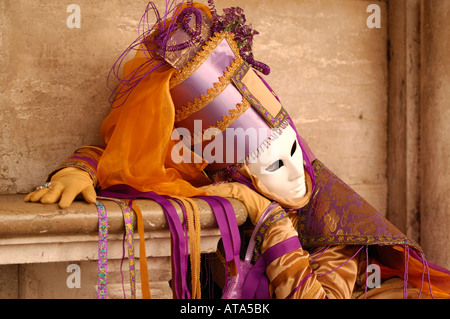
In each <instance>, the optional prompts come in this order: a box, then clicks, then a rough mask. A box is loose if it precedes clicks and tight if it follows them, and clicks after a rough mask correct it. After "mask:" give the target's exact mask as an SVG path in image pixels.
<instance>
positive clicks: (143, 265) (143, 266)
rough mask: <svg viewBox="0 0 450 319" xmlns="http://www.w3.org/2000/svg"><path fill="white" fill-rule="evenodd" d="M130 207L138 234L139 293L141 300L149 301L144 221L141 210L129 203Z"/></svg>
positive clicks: (134, 204)
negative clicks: (134, 217)
mask: <svg viewBox="0 0 450 319" xmlns="http://www.w3.org/2000/svg"><path fill="white" fill-rule="evenodd" d="M129 205H130V207H131V208H132V210H134V212H135V213H136V219H137V228H138V233H139V265H140V272H141V291H142V298H143V299H151V298H152V296H151V293H150V284H149V278H148V266H147V254H146V252H145V234H144V219H143V217H142V212H141V209H140V208H139V206H138V205H136V203H134V202H133V201H130V203H129Z"/></svg>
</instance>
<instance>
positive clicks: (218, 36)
mask: <svg viewBox="0 0 450 319" xmlns="http://www.w3.org/2000/svg"><path fill="white" fill-rule="evenodd" d="M224 39H226V40H227V42H228V44H229V45H230V48H231V49H232V50H233V53H234V55H235V56H240V53H239V48H238V46H237V43H236V42H235V41H234V34H233V33H229V32H221V33H217V32H216V33H215V34H214V36H213V37H211V39H210V40H209V41H208V42H206V44H205V45H204V46H203V47H202V50H201V51H199V52H198V53H197V55H196V56H195V57H194V58H193V59H192V60H191V61H189V62H188V63H187V64H186V65H185V66H184V67H183V68H182V69H181V71H179V72H176V73H175V75H174V76H173V77H172V78H171V79H170V88H171V89H172V88H174V87H175V86H177V85H178V84H180V83H182V82H183V81H184V80H186V79H187V78H188V77H189V76H191V75H192V74H193V73H194V72H195V71H196V70H197V69H198V68H199V67H200V66H201V65H202V64H203V63H204V62H205V61H206V60H207V59H208V58H209V56H210V55H211V53H212V52H213V51H214V50H215V48H216V47H217V46H218V45H219V44H220V43H221V42H222V40H224Z"/></svg>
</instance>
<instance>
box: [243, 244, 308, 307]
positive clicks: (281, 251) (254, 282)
mask: <svg viewBox="0 0 450 319" xmlns="http://www.w3.org/2000/svg"><path fill="white" fill-rule="evenodd" d="M299 248H302V245H301V244H300V240H299V239H298V237H297V236H294V237H290V238H288V239H286V240H283V241H282V242H279V243H278V244H276V245H273V246H272V247H270V248H269V249H267V250H266V251H265V252H264V254H263V255H262V256H261V257H260V258H259V259H258V261H257V262H256V263H255V265H254V266H253V267H252V269H251V270H250V271H249V273H248V275H247V278H246V279H245V282H244V289H243V291H242V298H243V299H255V298H256V299H269V298H270V295H269V279H268V278H267V275H266V274H265V271H266V267H267V266H268V265H270V264H271V263H272V262H273V261H274V260H275V259H277V258H280V257H281V256H283V255H285V254H288V253H290V252H292V251H294V250H296V249H299Z"/></svg>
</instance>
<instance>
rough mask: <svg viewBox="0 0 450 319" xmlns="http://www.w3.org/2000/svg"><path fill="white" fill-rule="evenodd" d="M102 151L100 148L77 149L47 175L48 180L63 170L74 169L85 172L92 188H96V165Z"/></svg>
mask: <svg viewBox="0 0 450 319" xmlns="http://www.w3.org/2000/svg"><path fill="white" fill-rule="evenodd" d="M104 150H105V149H104V147H102V146H83V147H81V148H79V149H78V150H76V151H75V153H74V154H72V155H71V156H70V157H69V158H68V159H67V160H65V161H64V162H63V163H61V165H59V166H58V167H57V169H56V170H55V171H53V172H52V173H51V174H50V175H49V177H48V180H50V178H51V177H52V176H53V175H54V174H55V173H56V172H58V171H59V170H61V169H63V168H66V167H76V168H79V169H82V170H83V171H85V172H87V173H88V174H89V175H90V176H91V178H92V180H93V181H94V187H97V165H98V162H99V160H100V157H101V156H102V154H103V151H104Z"/></svg>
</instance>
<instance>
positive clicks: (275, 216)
mask: <svg viewBox="0 0 450 319" xmlns="http://www.w3.org/2000/svg"><path fill="white" fill-rule="evenodd" d="M287 217H288V213H287V212H286V211H285V210H284V209H283V208H282V207H278V208H276V209H275V210H274V211H273V213H272V214H270V216H269V217H267V219H266V220H265V221H264V223H263V224H262V225H261V227H260V228H259V229H258V232H257V234H256V236H255V248H254V249H253V258H252V263H253V264H254V263H256V261H257V260H258V258H259V257H260V256H261V245H262V243H263V241H264V236H265V235H266V232H267V230H268V229H269V228H270V226H272V225H273V224H275V223H276V222H278V221H280V220H281V219H284V218H287Z"/></svg>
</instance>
